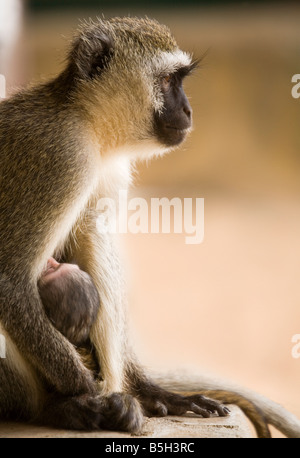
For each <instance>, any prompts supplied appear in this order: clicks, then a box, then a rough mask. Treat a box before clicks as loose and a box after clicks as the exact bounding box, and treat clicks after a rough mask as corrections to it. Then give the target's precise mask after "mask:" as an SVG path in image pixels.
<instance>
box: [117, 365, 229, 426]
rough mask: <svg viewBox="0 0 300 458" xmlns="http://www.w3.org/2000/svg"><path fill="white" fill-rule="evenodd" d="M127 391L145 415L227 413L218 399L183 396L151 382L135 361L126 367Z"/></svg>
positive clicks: (193, 395) (227, 410)
mask: <svg viewBox="0 0 300 458" xmlns="http://www.w3.org/2000/svg"><path fill="white" fill-rule="evenodd" d="M126 375H127V380H128V382H127V383H128V391H129V392H130V393H131V394H133V395H134V396H136V397H137V399H138V400H139V402H140V403H141V405H142V407H143V410H144V413H145V415H147V416H165V415H183V414H185V413H186V412H194V413H196V414H198V415H201V416H202V417H206V418H207V417H210V416H211V415H212V414H214V413H217V414H218V415H219V416H220V417H224V416H226V415H228V414H229V412H230V411H229V409H228V408H227V407H225V406H224V405H222V404H221V403H220V402H219V401H217V400H213V399H210V398H207V397H206V396H203V395H202V394H197V393H193V394H192V395H190V396H184V395H181V394H179V393H175V392H172V391H168V390H166V389H164V388H161V387H160V386H159V385H157V384H156V383H154V382H152V381H151V380H150V379H149V378H148V377H147V376H146V375H145V374H144V372H143V370H142V369H141V367H139V366H138V365H137V363H135V362H130V363H128V364H127V367H126Z"/></svg>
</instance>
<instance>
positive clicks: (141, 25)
mask: <svg viewBox="0 0 300 458" xmlns="http://www.w3.org/2000/svg"><path fill="white" fill-rule="evenodd" d="M70 57H71V60H72V61H73V64H74V65H73V67H72V68H75V69H76V72H77V82H78V81H79V82H80V83H79V84H82V85H83V88H84V92H85V94H86V96H85V104H86V105H87V104H89V107H88V108H87V109H86V110H85V111H86V112H88V113H89V117H90V119H93V126H94V127H95V126H96V130H97V132H99V138H100V136H101V138H102V146H103V138H105V139H109V140H108V141H107V144H106V145H105V147H102V151H104V150H106V151H108V150H111V149H114V150H115V149H117V150H118V149H121V150H122V149H124V150H125V151H126V153H127V154H128V152H129V151H131V152H132V155H134V156H136V155H138V156H140V157H145V155H146V157H149V156H151V155H153V154H155V155H156V154H162V153H164V152H165V151H168V150H169V149H170V148H173V147H175V146H177V145H179V144H180V143H181V142H182V141H183V140H184V139H185V137H186V135H187V133H188V132H189V131H190V130H191V126H192V109H191V107H190V104H189V102H188V100H187V97H186V95H185V93H184V90H183V87H182V82H183V79H184V77H185V76H187V75H188V74H189V73H190V72H191V71H192V69H193V68H194V67H195V66H196V64H195V63H192V62H191V57H190V56H189V55H188V54H187V53H184V52H182V51H181V50H180V49H179V48H178V46H177V44H176V42H175V40H174V38H173V37H172V35H171V34H170V31H169V29H168V28H167V27H165V26H162V25H160V24H158V23H157V22H156V21H152V20H149V19H137V18H126V19H125V20H124V19H122V20H121V19H119V18H115V19H111V20H108V21H104V20H99V21H98V22H96V23H91V24H89V25H87V26H86V27H85V28H84V29H83V31H82V33H81V35H80V36H79V37H78V38H77V40H75V43H74V46H73V50H72V51H71V54H70ZM87 94H88V96H87ZM128 147H129V148H128Z"/></svg>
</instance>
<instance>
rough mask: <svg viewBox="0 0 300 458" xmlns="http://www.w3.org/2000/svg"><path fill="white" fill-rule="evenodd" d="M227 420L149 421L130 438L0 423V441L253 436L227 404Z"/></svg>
mask: <svg viewBox="0 0 300 458" xmlns="http://www.w3.org/2000/svg"><path fill="white" fill-rule="evenodd" d="M229 408H230V411H231V413H230V415H229V416H228V417H222V418H221V417H217V416H214V417H211V418H200V417H197V416H196V415H193V414H187V415H185V416H184V417H171V416H169V417H164V418H149V419H147V420H146V421H145V425H144V428H143V431H142V433H141V434H140V435H139V436H133V435H131V434H128V433H120V432H115V431H97V432H80V431H67V430H56V429H52V428H46V427H39V426H32V425H28V424H24V423H0V438H72V437H73V438H74V437H75V438H95V437H96V438H129V437H130V438H133V437H145V438H147V437H149V438H196V437H198V438H250V437H253V434H252V433H251V430H250V427H249V424H248V422H247V420H246V417H245V416H244V415H243V413H242V412H241V410H240V409H239V408H238V407H237V406H234V405H230V406H229Z"/></svg>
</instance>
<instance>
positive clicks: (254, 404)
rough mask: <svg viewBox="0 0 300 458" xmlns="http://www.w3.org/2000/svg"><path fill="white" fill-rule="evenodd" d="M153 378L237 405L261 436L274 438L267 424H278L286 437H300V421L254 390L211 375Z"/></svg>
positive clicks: (182, 391)
mask: <svg viewBox="0 0 300 458" xmlns="http://www.w3.org/2000/svg"><path fill="white" fill-rule="evenodd" d="M152 378H153V379H154V380H155V382H157V383H158V384H159V385H160V386H161V387H162V388H165V389H167V390H170V391H176V392H178V393H180V394H183V395H192V394H195V393H199V394H202V395H204V396H209V397H212V398H215V399H217V400H219V401H221V402H222V403H225V404H230V403H231V404H236V405H237V406H238V407H240V408H241V410H242V411H243V412H244V414H245V415H246V416H247V417H248V418H249V420H250V421H251V422H252V424H253V426H254V427H255V430H256V434H257V436H258V437H260V438H267V437H271V434H270V431H269V428H268V425H273V426H275V428H277V429H278V430H279V431H280V432H282V433H283V434H284V435H285V436H286V437H289V438H300V420H299V419H298V418H297V417H296V416H295V415H293V414H292V413H290V412H289V411H287V410H286V409H285V408H284V407H282V406H281V405H279V404H277V403H276V402H273V401H271V400H270V399H268V398H266V397H265V396H263V395H261V394H259V393H256V392H254V391H252V390H249V389H246V388H243V387H240V386H238V385H236V384H234V383H232V382H229V381H224V380H221V379H218V378H216V377H213V376H208V375H189V374H188V373H186V374H185V375H184V376H178V373H176V374H167V375H162V374H154V375H153V376H152Z"/></svg>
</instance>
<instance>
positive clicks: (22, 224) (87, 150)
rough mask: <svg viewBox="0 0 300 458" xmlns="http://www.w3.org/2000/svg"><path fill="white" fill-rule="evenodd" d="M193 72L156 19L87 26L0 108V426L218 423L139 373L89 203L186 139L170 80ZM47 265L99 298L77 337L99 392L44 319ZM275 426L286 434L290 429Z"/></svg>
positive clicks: (187, 120)
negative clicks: (61, 58)
mask: <svg viewBox="0 0 300 458" xmlns="http://www.w3.org/2000/svg"><path fill="white" fill-rule="evenodd" d="M194 66H195V63H194V62H192V60H191V57H190V56H189V55H188V54H187V53H185V52H183V51H181V50H180V49H179V48H178V46H177V44H176V42H175V40H174V38H173V37H172V35H171V34H170V31H169V30H168V29H167V28H166V27H165V26H162V25H160V24H158V23H157V22H156V21H153V20H150V19H137V18H114V19H110V20H102V19H97V21H95V22H90V23H87V24H85V25H83V26H82V27H81V30H80V31H79V33H78V35H77V36H76V37H75V39H74V41H73V44H72V47H71V50H70V52H69V56H68V62H67V64H66V67H65V69H64V70H63V72H62V73H61V74H60V75H58V76H57V77H56V78H55V79H53V80H51V81H50V82H48V83H45V84H42V85H39V86H37V87H35V88H32V89H28V90H24V91H21V92H20V93H18V94H16V95H15V96H14V97H12V98H10V99H8V100H5V101H3V102H1V104H0V149H1V150H0V151H1V152H0V154H1V169H0V190H1V191H0V247H1V249H0V273H1V275H2V277H1V281H0V286H1V290H0V319H1V325H2V328H1V330H0V332H1V333H2V334H4V335H5V336H6V341H7V349H8V350H7V358H6V359H2V360H0V416H1V418H16V417H18V418H25V419H29V420H35V421H37V422H39V423H44V424H49V425H54V426H56V427H63V428H73V429H86V430H91V429H99V428H107V429H115V430H117V429H121V430H127V431H132V432H136V431H139V430H140V429H141V427H142V424H143V418H144V414H146V415H166V414H171V415H172V414H176V415H178V414H184V413H185V412H187V411H192V412H195V413H197V414H200V415H202V416H204V417H207V416H209V415H211V413H212V412H217V413H218V414H219V415H221V416H223V415H227V414H228V409H227V408H226V407H224V406H223V405H222V404H220V403H219V402H217V401H213V400H211V399H207V398H206V397H203V396H201V395H198V394H193V395H191V396H182V395H180V394H176V393H172V392H170V391H167V390H165V389H162V388H160V387H159V385H157V384H156V383H155V382H154V381H152V380H150V379H149V378H148V376H147V375H146V374H145V372H144V370H143V368H142V367H141V366H140V364H139V363H138V362H137V361H136V358H135V357H134V354H133V351H132V349H131V347H130V345H129V344H128V341H127V337H126V325H125V318H124V291H123V281H122V275H121V268H120V265H119V261H118V256H117V255H116V253H115V249H114V240H113V236H112V235H111V234H108V233H100V232H99V231H98V230H97V225H96V221H97V217H98V212H97V201H98V199H99V198H101V197H114V196H115V195H116V194H117V192H118V190H120V189H126V188H127V187H128V186H129V184H130V181H131V170H132V165H133V164H134V162H135V161H136V160H139V159H148V158H149V157H151V156H153V155H159V154H163V153H165V152H167V151H169V150H170V149H172V148H173V147H175V146H177V145H179V144H180V143H181V142H182V141H183V140H184V138H185V137H186V135H187V133H188V132H189V131H190V130H191V125H192V110H191V107H190V105H189V102H188V100H187V98H186V96H185V94H184V91H183V88H182V81H183V78H184V77H185V76H187V75H188V74H189V73H190V72H191V71H192V70H193V68H194ZM51 256H54V258H57V259H59V260H63V261H65V262H69V263H76V264H78V266H79V268H80V269H82V270H83V271H85V272H87V273H88V274H89V275H90V276H91V278H92V279H93V282H94V284H95V285H96V288H97V290H98V292H99V296H100V299H101V306H100V307H99V311H98V314H97V318H96V321H95V323H94V325H93V327H92V330H91V333H90V340H91V342H92V345H93V346H94V348H95V352H96V357H97V360H98V362H99V367H100V374H99V375H100V377H99V380H95V377H94V376H93V373H92V372H91V371H89V370H88V369H87V368H86V367H85V366H84V364H83V363H82V361H81V360H80V357H79V355H78V354H77V352H76V349H75V348H74V346H73V345H72V344H71V343H70V342H69V341H68V340H67V339H66V338H65V337H64V336H62V334H61V333H60V332H59V331H58V330H57V329H55V327H54V326H53V325H52V324H51V322H50V320H49V319H48V317H47V315H46V312H45V310H44V308H43V305H42V301H41V299H40V296H39V292H38V287H37V282H38V279H39V278H40V276H41V273H42V271H43V269H44V268H45V265H46V263H47V260H48V259H49V258H50V257H51ZM214 387H215V385H214V381H212V386H211V388H214ZM223 388H224V390H225V386H224V387H223ZM199 389H201V385H200V386H199ZM225 394H226V393H225V392H223V396H224V397H225ZM251 396H252V395H250V396H249V397H250V399H251ZM254 398H255V396H254ZM225 400H226V399H225ZM255 400H256V398H255ZM269 405H273V404H272V403H271V401H270V404H269ZM258 407H260V405H259V403H258ZM262 410H263V413H264V415H265V417H266V420H267V421H268V422H271V421H272V415H271V416H270V415H269V413H268V411H266V410H265V409H264V405H263V409H262ZM260 418H261V417H259V420H260ZM262 418H263V417H262ZM282 421H283V423H284V427H285V428H286V430H287V432H288V434H290V435H293V434H294V435H295V434H299V432H300V425H299V422H297V421H296V422H295V421H294V417H291V416H289V414H288V413H287V412H286V417H285V416H284V417H283V419H282ZM293 422H294V423H293ZM266 435H267V432H266Z"/></svg>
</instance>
